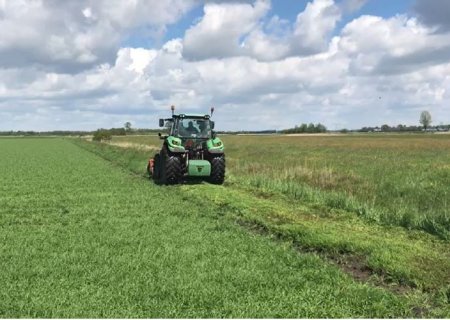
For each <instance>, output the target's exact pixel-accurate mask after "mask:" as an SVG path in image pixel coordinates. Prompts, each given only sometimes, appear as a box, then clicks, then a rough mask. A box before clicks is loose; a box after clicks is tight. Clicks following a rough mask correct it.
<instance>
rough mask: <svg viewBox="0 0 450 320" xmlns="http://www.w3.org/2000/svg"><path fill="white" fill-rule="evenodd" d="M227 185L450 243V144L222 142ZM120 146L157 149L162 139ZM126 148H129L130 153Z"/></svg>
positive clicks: (414, 138) (401, 138)
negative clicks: (351, 214) (279, 195)
mask: <svg viewBox="0 0 450 320" xmlns="http://www.w3.org/2000/svg"><path fill="white" fill-rule="evenodd" d="M223 140H224V141H225V145H226V147H227V149H226V150H227V165H228V169H229V171H228V173H229V174H228V176H229V179H228V181H229V182H231V183H232V184H238V185H241V186H248V187H250V188H251V189H252V190H253V189H255V188H257V189H258V190H261V191H264V192H276V193H282V194H284V195H286V196H288V197H289V198H290V199H291V200H293V201H300V202H302V203H305V202H308V203H310V204H314V205H317V206H320V207H322V208H323V209H324V210H325V211H326V210H328V209H344V210H346V211H349V212H354V213H356V214H357V215H359V216H361V217H363V218H365V219H367V220H368V221H373V222H377V223H380V224H384V225H396V226H402V227H405V228H407V229H418V230H424V231H426V232H429V233H431V234H434V235H437V236H439V237H441V238H443V239H447V240H450V183H449V181H450V136H448V135H420V134H415V135H354V136H352V135H343V136H340V137H335V136H331V137H326V136H307V137H305V136H302V137H287V136H224V137H223ZM114 141H115V142H122V143H125V142H131V143H134V144H136V145H153V146H159V144H160V142H159V141H158V139H157V137H142V136H141V137H116V138H115V139H114ZM125 146H126V145H125Z"/></svg>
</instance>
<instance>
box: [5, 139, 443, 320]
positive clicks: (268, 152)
mask: <svg viewBox="0 0 450 320" xmlns="http://www.w3.org/2000/svg"><path fill="white" fill-rule="evenodd" d="M223 140H224V142H225V144H226V154H227V170H228V171H227V180H226V183H225V185H223V186H216V185H210V184H207V183H188V184H184V185H180V186H157V185H155V184H154V183H152V182H151V181H150V180H149V179H148V178H147V177H146V176H145V166H146V161H147V160H148V158H149V157H150V156H151V155H152V154H153V153H154V152H155V149H157V148H158V147H159V144H160V142H159V141H158V140H157V139H156V137H123V138H116V137H115V138H114V139H113V141H112V142H111V143H110V144H104V143H103V144H101V143H91V142H87V141H82V140H76V139H22V138H17V139H0V155H1V157H0V168H1V171H0V172H1V173H0V177H1V182H2V183H1V184H0V240H1V241H0V270H1V272H0V284H1V285H0V317H82V318H85V317H115V318H121V317H300V318H304V317H449V316H450V271H449V270H450V213H449V206H448V201H449V197H450V195H449V192H450V184H449V183H448V182H449V181H450V139H449V137H448V136H438V135H435V136H433V135H418V136H417V135H412V136H406V135H405V136H343V137H273V136H268V137H252V136H226V137H224V139H223Z"/></svg>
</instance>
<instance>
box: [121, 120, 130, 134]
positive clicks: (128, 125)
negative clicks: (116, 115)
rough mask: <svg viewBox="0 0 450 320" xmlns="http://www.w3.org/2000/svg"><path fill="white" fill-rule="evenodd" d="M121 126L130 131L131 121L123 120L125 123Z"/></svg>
mask: <svg viewBox="0 0 450 320" xmlns="http://www.w3.org/2000/svg"><path fill="white" fill-rule="evenodd" d="M123 126H124V127H125V130H126V131H127V132H130V131H131V122H129V121H127V122H125V124H124V125H123Z"/></svg>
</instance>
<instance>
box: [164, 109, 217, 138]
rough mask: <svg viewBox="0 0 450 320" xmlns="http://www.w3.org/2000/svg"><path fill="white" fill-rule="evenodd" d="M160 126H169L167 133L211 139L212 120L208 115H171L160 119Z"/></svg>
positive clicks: (181, 136) (180, 136)
mask: <svg viewBox="0 0 450 320" xmlns="http://www.w3.org/2000/svg"><path fill="white" fill-rule="evenodd" d="M161 120H162V122H161V124H162V126H165V125H166V124H167V126H168V127H169V135H170V136H174V137H179V138H181V139H183V140H187V139H211V138H212V137H213V135H214V132H213V129H214V121H211V120H210V116H209V115H185V114H179V115H173V116H172V118H171V119H161Z"/></svg>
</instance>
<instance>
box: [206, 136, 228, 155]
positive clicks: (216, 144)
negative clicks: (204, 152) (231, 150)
mask: <svg viewBox="0 0 450 320" xmlns="http://www.w3.org/2000/svg"><path fill="white" fill-rule="evenodd" d="M206 146H207V148H208V152H209V153H224V150H225V148H224V146H223V142H222V140H220V139H219V138H214V139H209V140H208V141H207V142H206Z"/></svg>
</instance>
